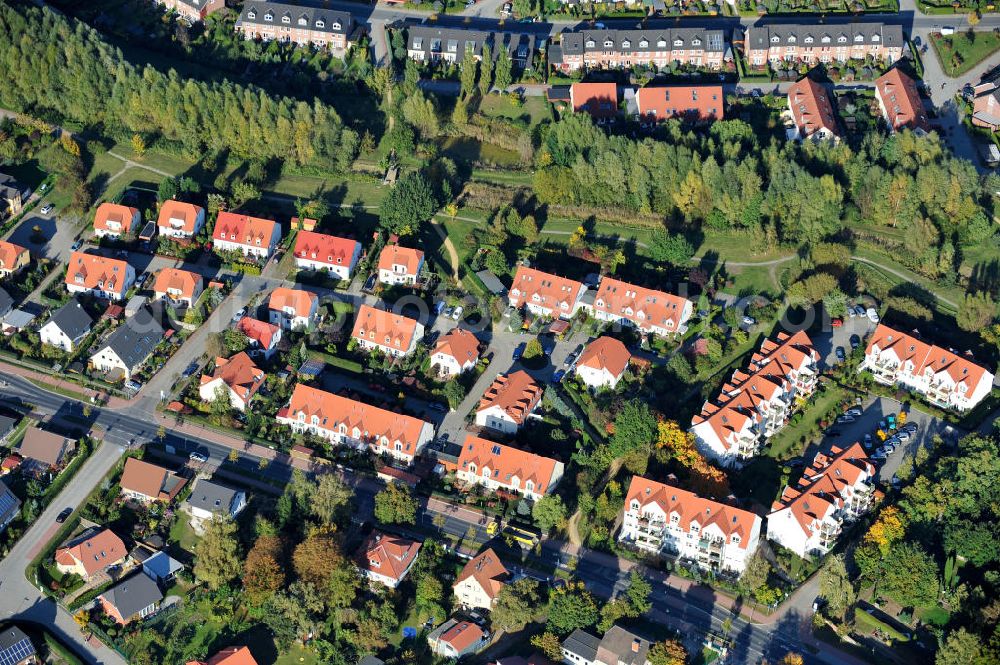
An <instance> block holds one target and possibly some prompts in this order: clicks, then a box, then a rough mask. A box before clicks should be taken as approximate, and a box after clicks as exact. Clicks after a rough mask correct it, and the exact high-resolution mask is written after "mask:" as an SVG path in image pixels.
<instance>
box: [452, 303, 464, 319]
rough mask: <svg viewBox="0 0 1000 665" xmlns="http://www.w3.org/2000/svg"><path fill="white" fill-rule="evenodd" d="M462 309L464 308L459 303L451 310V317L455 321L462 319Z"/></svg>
mask: <svg viewBox="0 0 1000 665" xmlns="http://www.w3.org/2000/svg"><path fill="white" fill-rule="evenodd" d="M464 311H465V308H464V307H462V306H461V305H459V306H458V307H456V308H455V311H453V312H452V313H451V318H453V319H455V320H456V321H461V320H462V312H464Z"/></svg>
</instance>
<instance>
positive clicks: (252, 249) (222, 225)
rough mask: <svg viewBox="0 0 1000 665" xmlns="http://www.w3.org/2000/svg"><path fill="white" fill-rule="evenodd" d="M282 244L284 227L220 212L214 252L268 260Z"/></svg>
mask: <svg viewBox="0 0 1000 665" xmlns="http://www.w3.org/2000/svg"><path fill="white" fill-rule="evenodd" d="M279 242H281V226H280V225H279V224H278V223H277V222H275V221H273V220H270V219H261V218H259V217H251V216H250V215H239V214H236V213H234V212H220V213H219V216H218V218H217V219H216V220H215V229H214V230H213V231H212V249H214V250H215V251H216V252H238V253H240V254H242V255H243V256H250V257H253V258H256V259H267V258H268V257H269V256H271V253H272V252H274V250H275V249H277V248H278V243H279Z"/></svg>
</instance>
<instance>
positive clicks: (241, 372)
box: [198, 351, 267, 411]
mask: <svg viewBox="0 0 1000 665" xmlns="http://www.w3.org/2000/svg"><path fill="white" fill-rule="evenodd" d="M266 379H267V374H266V373H265V372H264V370H262V369H261V368H259V367H257V365H256V364H254V361H253V360H251V359H250V356H249V355H247V353H246V352H245V351H240V352H239V353H237V354H236V355H234V356H233V357H232V358H216V359H215V371H213V372H212V373H211V374H203V375H202V377H201V385H200V386H199V387H198V394H199V395H200V396H201V399H202V401H203V402H214V401H215V399H216V397H217V396H218V395H219V391H220V390H222V391H223V392H224V394H225V395H226V396H227V397H228V398H229V403H230V404H231V405H232V407H233V408H234V409H237V410H239V411H245V410H246V408H247V404H249V403H250V400H252V399H253V398H254V396H255V395H256V394H257V391H258V390H260V387H261V386H263V385H264V381H265V380H266Z"/></svg>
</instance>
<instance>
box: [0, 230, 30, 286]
mask: <svg viewBox="0 0 1000 665" xmlns="http://www.w3.org/2000/svg"><path fill="white" fill-rule="evenodd" d="M30 262H31V254H30V253H29V252H28V250H27V249H26V248H24V247H21V246H20V245H15V244H14V243H12V242H7V241H6V240H0V279H3V278H5V277H10V276H11V275H14V274H16V273H19V272H21V271H22V270H23V269H25V268H27V267H28V264H29V263H30Z"/></svg>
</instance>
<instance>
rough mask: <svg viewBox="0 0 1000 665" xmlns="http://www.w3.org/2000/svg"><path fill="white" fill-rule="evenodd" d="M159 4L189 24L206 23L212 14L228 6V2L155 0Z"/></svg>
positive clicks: (217, 0)
mask: <svg viewBox="0 0 1000 665" xmlns="http://www.w3.org/2000/svg"><path fill="white" fill-rule="evenodd" d="M155 1H156V3H157V4H159V5H162V6H163V7H165V8H166V9H167V10H172V11H174V12H177V15H178V16H180V17H183V18H184V19H185V20H187V21H188V22H189V23H197V22H198V21H204V20H205V17H206V16H208V15H209V14H211V13H212V12H215V11H218V10H220V9H223V8H224V7H225V6H226V0H155Z"/></svg>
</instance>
